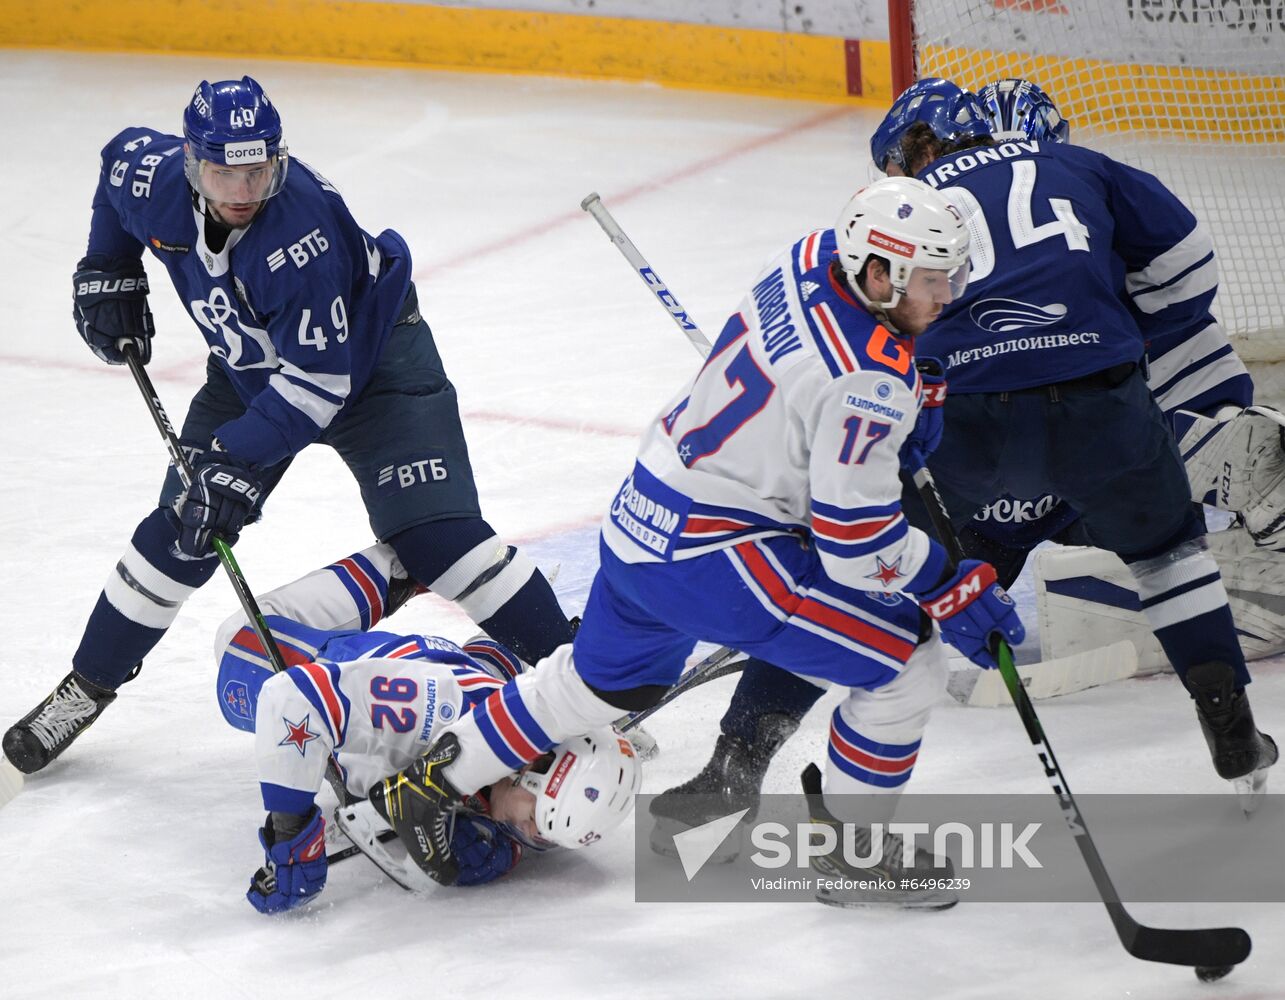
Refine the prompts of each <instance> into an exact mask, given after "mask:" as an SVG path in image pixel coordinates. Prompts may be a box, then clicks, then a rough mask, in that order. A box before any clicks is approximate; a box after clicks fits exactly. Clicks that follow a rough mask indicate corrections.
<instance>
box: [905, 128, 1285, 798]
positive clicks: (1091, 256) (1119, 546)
mask: <svg viewBox="0 0 1285 1000" xmlns="http://www.w3.org/2000/svg"><path fill="white" fill-rule="evenodd" d="M924 133H926V134H924ZM902 146H903V149H904V150H905V152H906V159H907V161H908V162H909V163H910V164H911V169H912V170H914V171H915V172H916V174H917V176H919V177H921V178H922V179H924V180H925V181H927V182H928V183H929V184H931V185H933V186H934V187H936V188H938V189H939V190H941V191H943V193H946V194H947V195H948V196H949V197H950V198H951V200H952V202H953V203H954V204H956V205H957V206H958V207H959V208H960V209H961V210H962V211H964V212H965V214H966V215H967V216H968V218H969V222H970V231H971V232H972V233H973V235H974V243H973V251H972V253H973V263H974V267H973V277H972V280H971V281H970V284H969V287H968V290H967V292H966V293H965V295H964V296H963V298H962V299H960V300H959V301H958V302H952V303H951V305H950V306H949V307H947V309H946V310H945V311H944V312H943V314H942V316H941V318H940V319H939V320H938V322H937V323H936V324H935V325H934V326H933V327H932V328H930V329H929V331H928V332H927V334H926V335H925V337H924V346H925V349H926V350H930V351H932V352H934V353H937V354H939V355H940V356H941V357H942V358H943V359H944V360H945V362H946V365H947V371H948V377H949V379H950V383H951V390H952V391H951V394H950V395H949V396H948V397H947V401H946V407H945V410H946V428H945V432H944V434H943V437H942V444H941V446H940V447H939V449H938V450H937V451H936V452H935V453H934V455H933V457H932V459H930V466H931V467H932V470H933V474H934V476H936V477H937V480H938V483H939V485H940V486H941V488H942V490H943V497H944V499H945V500H946V503H947V506H948V507H949V508H950V510H951V512H952V515H953V516H954V518H955V519H956V521H957V523H964V522H966V521H967V520H968V519H969V518H971V517H972V516H973V514H974V513H975V512H976V511H977V509H978V508H979V507H980V506H981V505H983V504H985V503H987V502H989V501H990V500H991V499H993V498H994V497H996V496H998V495H1000V494H1002V493H1011V494H1013V495H1015V496H1019V497H1033V496H1039V495H1040V494H1043V493H1053V494H1055V495H1057V496H1059V497H1061V498H1062V499H1064V500H1066V501H1067V503H1068V504H1069V505H1070V506H1071V507H1072V508H1073V509H1074V510H1076V511H1077V512H1078V513H1079V514H1080V519H1081V523H1082V525H1083V530H1084V535H1085V537H1086V538H1087V539H1088V540H1089V541H1090V542H1091V543H1092V544H1094V545H1096V546H1098V547H1099V548H1103V549H1106V550H1107V551H1110V552H1114V553H1116V554H1117V555H1118V556H1120V558H1121V559H1122V560H1123V561H1124V562H1125V564H1126V565H1128V567H1129V569H1130V571H1131V572H1132V574H1133V576H1134V580H1135V582H1136V584H1137V587H1138V593H1139V596H1140V598H1141V600H1142V607H1143V612H1144V614H1145V615H1146V617H1147V619H1148V620H1149V621H1150V623H1151V626H1152V629H1153V631H1154V632H1155V634H1156V638H1157V639H1158V640H1159V641H1160V644H1161V646H1162V647H1163V648H1164V650H1165V653H1166V655H1167V656H1168V658H1169V661H1170V663H1171V664H1172V665H1173V667H1174V670H1175V671H1176V672H1177V673H1178V676H1179V677H1180V678H1181V679H1182V680H1183V683H1184V684H1185V685H1186V687H1187V689H1188V691H1189V692H1190V694H1191V696H1192V698H1193V699H1194V700H1195V703H1196V708H1197V715H1198V718H1199V720H1200V725H1201V727H1202V729H1203V731H1204V734H1205V738H1206V740H1207V741H1208V744H1209V749H1210V752H1211V755H1212V757H1213V761H1214V766H1215V769H1216V770H1217V772H1218V774H1219V775H1220V776H1221V777H1223V778H1227V779H1231V780H1234V781H1237V780H1241V779H1247V780H1248V781H1249V783H1250V784H1252V785H1254V786H1257V787H1258V788H1261V783H1262V782H1263V781H1265V778H1266V774H1265V772H1266V769H1267V768H1268V767H1270V766H1271V765H1272V764H1273V763H1275V761H1276V759H1277V750H1276V746H1275V744H1274V743H1273V742H1272V740H1271V738H1270V737H1267V736H1264V735H1263V734H1261V733H1260V732H1259V731H1258V728H1257V727H1256V725H1255V724H1254V720H1253V715H1252V713H1251V711H1250V707H1249V700H1248V696H1247V694H1246V693H1245V686H1246V685H1247V684H1248V683H1249V680H1250V678H1249V672H1248V670H1247V669H1246V667H1245V660H1244V655H1243V653H1242V651H1241V648H1240V644H1239V642H1238V640H1237V637H1236V629H1235V625H1234V623H1233V621H1232V617H1231V611H1230V609H1229V607H1228V603H1227V593H1226V590H1225V588H1224V587H1223V583H1222V579H1221V576H1220V574H1219V571H1218V566H1217V563H1215V561H1214V559H1213V557H1212V556H1211V555H1210V554H1209V552H1208V550H1207V548H1206V546H1205V543H1204V532H1205V525H1204V515H1203V510H1202V508H1201V507H1200V505H1199V504H1197V503H1193V502H1192V490H1191V484H1190V482H1189V479H1188V473H1187V470H1186V468H1185V466H1184V464H1183V461H1182V457H1181V455H1180V454H1179V451H1178V448H1177V445H1176V442H1175V441H1174V436H1173V432H1172V429H1171V428H1170V425H1169V423H1168V421H1167V420H1166V419H1165V416H1164V414H1163V413H1162V412H1161V410H1160V407H1159V406H1158V405H1157V404H1156V401H1155V399H1154V397H1153V396H1152V393H1151V391H1150V389H1149V388H1148V386H1147V383H1146V379H1145V375H1144V367H1145V365H1144V359H1145V355H1146V343H1145V339H1144V335H1143V324H1142V323H1141V322H1140V321H1139V319H1138V318H1137V314H1138V313H1139V312H1141V313H1143V314H1145V315H1146V316H1147V317H1148V320H1147V321H1146V322H1147V324H1148V325H1151V324H1154V327H1153V328H1155V329H1161V330H1179V329H1185V328H1187V326H1188V324H1190V323H1198V322H1201V321H1203V319H1204V317H1206V316H1207V315H1208V311H1209V306H1210V303H1211V302H1212V299H1213V296H1214V293H1215V291H1216V289H1217V265H1216V263H1215V261H1214V256H1213V248H1212V245H1211V244H1210V242H1209V238H1208V236H1207V235H1206V234H1205V232H1204V230H1203V228H1202V227H1201V226H1200V225H1199V224H1198V223H1197V221H1196V219H1195V217H1194V216H1192V214H1191V212H1190V211H1188V210H1187V208H1186V207H1185V206H1184V205H1183V204H1182V202H1181V201H1179V200H1178V199H1177V198H1176V197H1175V196H1174V195H1173V194H1172V193H1171V192H1170V191H1169V190H1168V189H1167V188H1165V187H1164V185H1163V184H1161V183H1160V182H1159V181H1158V180H1157V179H1156V178H1155V177H1153V176H1151V175H1150V174H1146V173H1143V172H1142V171H1139V170H1136V169H1134V168H1132V167H1128V166H1126V165H1124V164H1122V163H1118V162H1116V161H1114V160H1112V159H1110V158H1109V157H1106V156H1104V155H1102V154H1101V153H1097V152H1094V151H1093V150H1089V149H1085V148H1082V147H1079V146H1072V145H1066V144H1059V143H1055V142H1048V141H1041V140H1033V139H1025V140H1005V141H1002V142H999V143H993V144H992V143H991V142H990V141H989V140H986V139H982V140H978V145H977V146H976V147H975V148H972V149H968V148H965V149H959V148H958V145H957V144H951V143H943V142H942V141H941V140H940V139H938V138H937V137H936V136H935V135H933V134H932V132H931V131H930V130H927V129H924V130H923V131H922V132H920V133H918V134H916V132H915V129H913V128H912V129H911V130H909V131H908V132H907V134H906V136H905V137H904V138H903V139H902ZM917 147H919V148H922V154H920V153H919V152H917V151H916V149H917ZM1121 265H1123V267H1121ZM1122 287H1123V288H1124V289H1125V290H1127V291H1128V293H1129V295H1128V300H1127V301H1126V299H1125V298H1124V297H1123V296H1122V295H1121V294H1120V292H1121V288H1122ZM1000 317H1008V319H1007V321H1003V320H1001V319H1000ZM1256 422H1257V419H1256V418H1255V423H1256ZM1272 430H1273V435H1274V437H1275V438H1276V439H1279V425H1275V426H1274V427H1273V429H1272ZM1215 432H1217V427H1216V426H1215V428H1214V429H1213V430H1211V431H1210V433H1215ZM1277 447H1279V446H1278V445H1277Z"/></svg>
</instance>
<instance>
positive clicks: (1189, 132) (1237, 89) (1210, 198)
mask: <svg viewBox="0 0 1285 1000" xmlns="http://www.w3.org/2000/svg"><path fill="white" fill-rule="evenodd" d="M912 10H913V22H914V23H913V27H914V35H915V53H914V55H915V62H916V69H917V75H918V76H919V77H925V76H941V77H946V78H948V79H951V80H953V81H955V82H956V83H958V84H959V85H961V86H964V87H967V88H969V89H972V90H977V89H979V88H981V87H982V86H984V85H985V84H987V83H989V82H991V81H994V80H998V79H1001V78H1003V77H1011V76H1019V77H1026V78H1028V79H1031V80H1034V81H1035V82H1036V83H1038V84H1039V85H1040V86H1041V87H1043V88H1044V90H1045V91H1046V92H1047V93H1048V94H1049V96H1050V97H1052V98H1053V100H1054V101H1055V102H1056V103H1057V105H1058V108H1059V109H1060V110H1061V112H1062V113H1063V115H1064V116H1065V117H1066V118H1067V119H1068V120H1069V121H1070V122H1071V128H1072V132H1071V141H1072V142H1075V143H1077V144H1082V145H1086V146H1091V147H1093V148H1095V149H1099V150H1101V151H1103V152H1105V153H1108V154H1109V155H1111V156H1114V157H1116V158H1117V159H1120V160H1123V161H1125V162H1127V163H1131V164H1133V165H1134V166H1137V167H1140V168H1141V169H1143V170H1147V171H1149V172H1151V173H1154V174H1155V175H1156V176H1158V177H1160V178H1161V179H1162V180H1163V181H1164V182H1165V183H1166V184H1167V185H1168V186H1169V187H1170V188H1171V189H1172V190H1173V191H1174V192H1175V193H1176V194H1177V195H1178V196H1179V197H1181V198H1182V199H1183V201H1185V202H1186V204H1187V205H1188V206H1189V207H1190V208H1191V210H1192V211H1193V212H1194V213H1195V214H1196V216H1197V217H1198V218H1200V219H1201V220H1202V221H1203V222H1204V223H1205V225H1206V226H1207V227H1208V228H1209V230H1210V233H1211V235H1212V237H1213V240H1214V244H1215V246H1216V248H1217V250H1218V255H1219V263H1220V273H1221V284H1220V289H1219V294H1218V299H1217V301H1216V302H1215V306H1214V311H1215V314H1216V315H1217V317H1218V319H1219V320H1220V321H1221V322H1222V324H1223V326H1224V328H1225V329H1226V330H1227V332H1228V333H1229V334H1230V335H1231V336H1232V338H1233V342H1234V343H1235V345H1236V348H1237V350H1238V351H1239V352H1240V355H1241V357H1242V358H1244V359H1245V360H1246V361H1247V362H1267V363H1271V362H1282V361H1285V291H1283V286H1285V0H914V3H913V7H912ZM1274 367H1276V368H1279V367H1282V366H1280V365H1275V366H1273V365H1271V364H1268V365H1264V366H1254V368H1255V374H1256V377H1257V378H1258V379H1259V381H1260V386H1259V388H1260V399H1261V398H1264V397H1266V396H1280V395H1282V392H1281V390H1285V384H1281V376H1280V375H1279V374H1275V373H1273V372H1272V371H1271V370H1270V369H1272V368H1274ZM1273 375H1274V376H1275V381H1276V384H1275V385H1273V384H1271V383H1272V381H1273Z"/></svg>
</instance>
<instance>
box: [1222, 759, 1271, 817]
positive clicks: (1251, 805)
mask: <svg viewBox="0 0 1285 1000" xmlns="http://www.w3.org/2000/svg"><path fill="white" fill-rule="evenodd" d="M1269 770H1270V768H1267V767H1260V768H1259V769H1258V770H1257V771H1251V772H1250V773H1249V774H1247V775H1245V776H1244V777H1243V778H1233V779H1232V782H1231V787H1232V788H1233V789H1235V792H1236V798H1237V799H1238V800H1239V801H1240V808H1241V811H1242V812H1243V813H1244V814H1245V815H1246V816H1252V815H1254V811H1255V810H1256V809H1257V808H1258V807H1259V806H1260V805H1262V802H1263V797H1264V796H1265V795H1266V794H1267V772H1268V771H1269Z"/></svg>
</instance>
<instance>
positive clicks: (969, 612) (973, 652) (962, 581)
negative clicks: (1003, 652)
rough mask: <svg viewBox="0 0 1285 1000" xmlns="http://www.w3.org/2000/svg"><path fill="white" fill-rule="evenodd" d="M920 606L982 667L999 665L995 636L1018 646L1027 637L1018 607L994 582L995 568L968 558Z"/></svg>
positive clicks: (947, 637) (945, 636)
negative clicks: (994, 649) (1018, 614)
mask: <svg viewBox="0 0 1285 1000" xmlns="http://www.w3.org/2000/svg"><path fill="white" fill-rule="evenodd" d="M919 605H920V607H922V608H923V609H924V610H925V611H926V612H928V614H930V615H931V616H932V617H933V618H936V619H937V621H938V622H939V623H940V624H941V635H942V638H943V639H945V640H946V641H947V642H948V643H950V644H951V645H952V646H954V647H955V648H956V649H958V650H959V651H960V652H961V653H963V654H964V655H965V656H967V657H968V658H969V659H970V660H972V661H973V662H974V663H976V664H977V665H978V666H979V667H986V668H987V669H991V670H993V669H995V668H996V667H998V666H999V663H998V661H996V659H995V654H994V652H993V651H992V648H991V647H992V643H993V641H994V640H995V639H996V638H1003V639H1006V640H1008V643H1009V645H1015V644H1017V643H1019V642H1021V641H1022V640H1023V639H1025V638H1026V629H1025V628H1024V627H1023V625H1022V620H1021V619H1020V618H1018V617H1017V607H1016V606H1015V605H1014V604H1013V599H1012V598H1011V597H1009V596H1008V594H1006V593H1005V592H1004V588H1003V587H1001V586H1000V585H999V584H998V583H996V582H995V567H994V566H992V565H991V564H990V563H985V562H980V561H978V560H976V559H965V560H964V561H963V562H961V563H960V564H959V567H958V568H957V569H956V570H955V575H954V576H952V577H951V578H950V579H949V580H947V581H946V582H945V583H943V584H942V585H941V586H939V587H937V588H936V589H935V590H931V591H929V592H928V593H926V594H920V595H919Z"/></svg>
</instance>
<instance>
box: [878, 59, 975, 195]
mask: <svg viewBox="0 0 1285 1000" xmlns="http://www.w3.org/2000/svg"><path fill="white" fill-rule="evenodd" d="M916 122H923V123H924V124H925V125H927V126H928V127H929V128H931V129H932V130H933V134H934V135H936V136H937V138H938V139H941V140H942V141H944V142H954V141H957V140H959V139H964V138H974V137H978V136H983V135H989V134H990V131H991V126H990V120H989V119H988V118H987V117H986V114H985V112H984V111H983V109H982V105H981V102H980V101H978V100H977V95H976V94H974V93H972V92H971V91H968V90H964V89H963V88H962V87H958V86H956V85H955V84H953V83H951V82H950V81H949V80H942V79H940V78H939V77H935V76H930V77H925V78H924V79H922V80H919V81H917V82H915V83H912V84H911V85H910V86H909V87H907V88H906V89H905V90H903V91H902V92H901V93H900V94H899V95H897V99H896V100H895V101H893V102H892V110H890V111H889V112H888V114H887V115H885V116H884V119H883V121H882V122H880V123H879V127H878V128H877V129H875V131H874V135H872V136H871V137H870V155H871V157H872V158H873V159H874V161H875V166H876V167H878V168H879V169H880V170H882V171H883V172H884V173H887V172H888V163H889V162H890V161H891V162H892V163H895V164H896V165H897V166H898V168H900V170H901V172H902V173H903V174H907V175H908V174H909V173H910V169H909V167H908V165H907V164H906V162H905V155H904V154H903V153H902V151H901V138H902V136H904V135H905V134H906V130H907V129H909V128H910V126H911V125H913V124H915V123H916Z"/></svg>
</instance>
